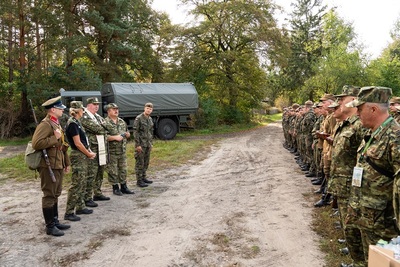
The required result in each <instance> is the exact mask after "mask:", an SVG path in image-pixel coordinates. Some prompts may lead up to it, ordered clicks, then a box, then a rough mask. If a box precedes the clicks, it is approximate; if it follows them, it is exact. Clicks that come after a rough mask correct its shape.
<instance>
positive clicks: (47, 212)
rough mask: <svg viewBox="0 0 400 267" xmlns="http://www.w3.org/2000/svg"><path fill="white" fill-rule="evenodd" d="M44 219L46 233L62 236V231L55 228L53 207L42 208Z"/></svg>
mask: <svg viewBox="0 0 400 267" xmlns="http://www.w3.org/2000/svg"><path fill="white" fill-rule="evenodd" d="M43 216H44V221H45V222H46V234H48V235H52V236H63V235H64V232H63V231H61V230H60V229H58V228H57V226H56V225H55V221H54V212H53V208H52V207H51V208H43Z"/></svg>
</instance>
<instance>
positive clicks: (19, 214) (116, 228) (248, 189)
mask: <svg viewBox="0 0 400 267" xmlns="http://www.w3.org/2000/svg"><path fill="white" fill-rule="evenodd" d="M155 181H156V182H155V183H154V184H153V185H152V186H151V187H150V188H148V189H145V190H139V189H137V188H135V192H136V194H135V195H134V196H125V195H124V196H123V197H116V196H114V197H112V200H111V201H107V202H102V203H99V204H100V205H99V207H97V208H95V212H94V214H92V215H87V216H84V215H82V217H83V218H82V221H81V222H77V223H75V222H73V223H71V224H72V228H71V229H70V230H67V231H66V232H65V233H66V235H65V236H64V237H61V238H52V237H48V236H45V235H43V230H42V229H43V225H42V218H41V214H40V213H39V212H40V196H41V195H40V191H39V190H38V189H37V188H36V186H37V185H35V184H34V183H32V184H28V185H26V186H25V187H24V188H20V189H21V190H18V191H16V190H14V189H15V188H13V186H12V185H11V184H7V185H5V186H2V187H1V188H0V190H1V192H2V194H1V196H0V200H1V204H0V208H1V209H0V210H1V215H2V216H1V218H0V223H1V230H0V241H1V243H0V266H22V265H25V266H57V265H63V266H69V265H71V266H139V267H141V266H146V267H148V266H150V267H151V266H154V267H163V266H165V267H167V266H168V267H172V266H181V267H183V266H185V267H186V266H224V267H225V266H254V267H258V266H289V267H301V266H307V267H313V266H318V267H319V266H323V262H322V261H321V260H320V258H321V256H320V253H321V252H320V251H319V249H318V236H317V235H316V234H315V233H314V232H312V230H311V227H310V222H311V212H312V209H313V207H312V203H309V202H307V201H306V200H305V199H304V197H303V194H304V193H309V192H310V190H311V189H312V188H311V187H310V184H309V182H308V181H307V179H306V178H305V177H304V176H302V175H301V173H300V172H299V171H298V168H297V167H296V164H295V163H294V160H293V157H292V155H291V154H290V153H288V152H287V151H286V150H285V149H284V148H283V147H282V129H281V127H280V125H279V124H271V125H269V126H268V127H264V128H260V129H257V130H254V131H249V132H246V133H244V134H242V135H239V136H236V137H232V138H226V139H225V140H223V141H221V142H219V143H218V144H217V145H216V146H215V147H213V149H212V152H211V153H210V154H209V156H208V157H207V159H205V160H204V161H202V162H198V163H196V164H192V165H188V166H185V167H181V168H177V169H168V170H165V171H163V172H162V173H158V174H157V177H156V179H155ZM106 194H108V195H110V194H111V190H110V189H108V188H106ZM60 202H61V205H62V204H65V192H64V194H63V198H62V199H61V200H60ZM61 210H62V211H63V210H64V209H63V207H62V208H61ZM54 248H55V249H54ZM79 252H81V253H79ZM67 262H68V263H67Z"/></svg>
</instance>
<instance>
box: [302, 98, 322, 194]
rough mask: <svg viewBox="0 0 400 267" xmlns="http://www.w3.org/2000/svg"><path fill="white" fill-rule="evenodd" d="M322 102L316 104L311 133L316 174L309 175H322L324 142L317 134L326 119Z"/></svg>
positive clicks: (309, 175) (318, 191) (308, 175)
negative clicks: (320, 142) (321, 142)
mask: <svg viewBox="0 0 400 267" xmlns="http://www.w3.org/2000/svg"><path fill="white" fill-rule="evenodd" d="M321 107H322V103H320V102H319V103H317V104H314V113H315V116H316V120H315V123H314V126H313V129H312V131H311V135H312V137H313V143H312V145H311V147H312V149H313V164H314V167H313V168H314V169H315V173H314V174H312V173H311V174H306V176H307V177H314V176H317V177H321V176H322V170H321V167H320V165H321V153H322V144H321V145H319V142H318V140H319V138H318V137H317V135H316V132H317V131H319V129H320V127H321V123H322V121H323V120H324V115H323V114H322V108H321ZM320 191H321V189H319V190H317V191H316V193H322V191H321V192H320Z"/></svg>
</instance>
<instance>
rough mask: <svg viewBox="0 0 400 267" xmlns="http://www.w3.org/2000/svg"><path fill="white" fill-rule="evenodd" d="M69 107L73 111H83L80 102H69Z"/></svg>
mask: <svg viewBox="0 0 400 267" xmlns="http://www.w3.org/2000/svg"><path fill="white" fill-rule="evenodd" d="M70 107H71V108H73V109H78V108H80V109H83V104H82V101H71V104H70Z"/></svg>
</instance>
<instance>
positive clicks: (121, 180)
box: [105, 103, 134, 196]
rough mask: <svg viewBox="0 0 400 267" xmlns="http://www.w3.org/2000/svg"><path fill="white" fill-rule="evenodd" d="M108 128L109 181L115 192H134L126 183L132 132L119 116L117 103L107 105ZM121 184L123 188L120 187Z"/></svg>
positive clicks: (118, 193)
mask: <svg viewBox="0 0 400 267" xmlns="http://www.w3.org/2000/svg"><path fill="white" fill-rule="evenodd" d="M106 109H107V117H106V119H105V120H106V123H107V124H108V126H107V129H108V130H109V133H110V135H108V137H107V141H108V155H109V160H110V161H109V163H108V164H107V167H106V171H107V173H108V182H109V183H110V184H111V185H112V187H113V194H114V195H117V196H122V194H134V192H132V191H131V190H129V188H128V186H127V185H126V176H127V165H128V164H127V161H126V141H127V139H129V137H130V136H131V134H130V133H129V131H128V128H127V126H126V123H125V121H124V120H123V119H121V118H119V117H118V115H119V109H118V106H117V104H115V103H110V104H108V105H107V106H106ZM120 185H121V188H120V187H119V186H120Z"/></svg>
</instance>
